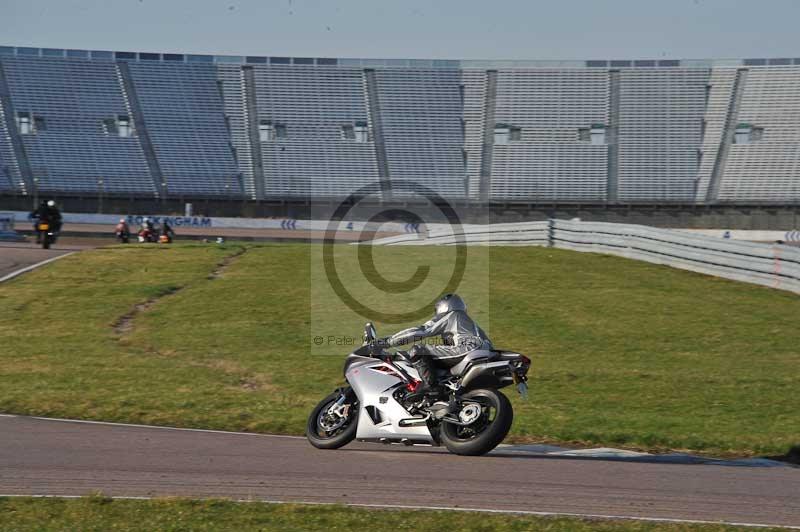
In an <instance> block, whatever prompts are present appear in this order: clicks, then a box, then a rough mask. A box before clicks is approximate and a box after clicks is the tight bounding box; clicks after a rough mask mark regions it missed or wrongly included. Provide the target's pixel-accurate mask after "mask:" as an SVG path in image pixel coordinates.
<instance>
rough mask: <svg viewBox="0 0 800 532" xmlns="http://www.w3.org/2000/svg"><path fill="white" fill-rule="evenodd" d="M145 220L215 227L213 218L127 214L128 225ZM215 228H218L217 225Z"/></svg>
mask: <svg viewBox="0 0 800 532" xmlns="http://www.w3.org/2000/svg"><path fill="white" fill-rule="evenodd" d="M145 218H149V219H150V221H151V222H153V223H154V224H163V223H164V222H167V223H168V224H169V225H171V226H172V227H215V226H214V222H213V218H207V217H200V216H158V215H152V216H144V215H137V214H129V215H128V216H127V220H128V225H142V222H143V221H144V219H145ZM115 220H116V218H115ZM73 223H80V222H73ZM216 227H220V226H219V225H217V226H216Z"/></svg>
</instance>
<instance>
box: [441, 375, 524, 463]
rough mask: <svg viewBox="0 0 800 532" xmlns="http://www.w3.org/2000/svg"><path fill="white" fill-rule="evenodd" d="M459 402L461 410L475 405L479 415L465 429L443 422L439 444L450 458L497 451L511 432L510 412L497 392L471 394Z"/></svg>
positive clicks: (507, 404)
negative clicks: (449, 453)
mask: <svg viewBox="0 0 800 532" xmlns="http://www.w3.org/2000/svg"><path fill="white" fill-rule="evenodd" d="M461 399H462V401H463V402H464V404H465V407H466V405H476V404H477V405H479V407H480V409H481V413H480V414H479V415H478V418H477V419H476V420H475V421H474V422H473V423H472V424H470V425H468V426H466V427H464V426H461V425H455V424H453V423H448V422H446V421H445V422H443V423H442V427H441V439H442V443H444V445H445V447H447V450H448V451H450V452H451V453H454V454H461V455H465V456H479V455H482V454H486V453H488V452H489V451H491V450H492V449H494V448H495V447H497V446H498V445H499V444H500V442H502V441H503V439H504V438H505V437H506V435H507V434H508V431H509V430H511V423H512V422H513V421H514V409H513V408H512V407H511V403H510V402H509V400H508V398H507V397H506V396H505V395H503V394H502V393H501V392H499V391H498V390H492V389H486V390H473V391H471V392H467V393H465V394H464V395H462V396H461ZM473 408H474V407H473ZM462 410H463V408H462ZM459 415H460V413H459V414H456V417H459Z"/></svg>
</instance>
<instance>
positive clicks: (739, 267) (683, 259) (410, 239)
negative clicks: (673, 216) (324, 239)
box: [372, 220, 800, 294]
mask: <svg viewBox="0 0 800 532" xmlns="http://www.w3.org/2000/svg"><path fill="white" fill-rule="evenodd" d="M458 243H465V244H469V245H498V246H509V245H517V246H520V245H523V246H531V245H533V246H549V247H555V248H561V249H570V250H573V251H588V252H595V253H605V254H610V255H618V256H621V257H626V258H629V259H636V260H642V261H645V262H651V263H654V264H663V265H666V266H672V267H674V268H680V269H684V270H691V271H694V272H699V273H704V274H708V275H714V276H717V277H724V278H726V279H734V280H737V281H743V282H747V283H755V284H760V285H764V286H769V287H771V288H777V289H781V290H788V291H791V292H794V293H798V294H800V248H798V247H793V246H786V245H780V244H759V243H754V242H743V241H738V240H728V239H724V238H716V237H710V236H704V235H698V234H692V233H686V232H682V231H675V230H670V229H658V228H654V227H647V226H643V225H628V224H615V223H606V222H583V221H567V220H548V221H543V222H523V223H505V224H489V225H464V226H461V227H460V228H454V227H453V226H448V225H432V226H430V227H429V229H428V232H427V234H419V235H400V236H395V237H389V238H383V239H379V240H375V241H373V242H372V244H373V245H437V244H438V245H455V244H458Z"/></svg>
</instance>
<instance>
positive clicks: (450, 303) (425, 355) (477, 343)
mask: <svg viewBox="0 0 800 532" xmlns="http://www.w3.org/2000/svg"><path fill="white" fill-rule="evenodd" d="M434 309H435V315H434V316H433V318H432V319H431V320H430V321H427V322H425V323H424V324H422V325H420V326H419V327H412V328H410V329H405V330H403V331H400V332H398V333H395V334H394V335H392V336H390V337H389V338H387V339H386V343H387V344H388V345H389V346H391V347H396V346H400V345H404V344H409V343H413V342H416V341H419V340H422V339H424V338H429V337H432V336H440V337H441V339H442V342H443V344H444V345H424V344H423V345H415V346H413V347H412V348H411V351H410V352H409V355H410V356H411V363H412V364H413V365H414V368H415V369H416V370H417V372H418V373H419V376H420V379H421V380H422V387H421V388H419V389H418V390H417V392H416V393H425V392H427V391H429V390H431V389H433V388H434V387H435V386H436V378H435V368H434V364H442V365H445V366H448V367H451V366H454V365H456V364H458V363H459V362H460V361H461V359H462V358H464V357H465V356H466V355H467V354H469V353H471V352H472V351H475V350H478V349H492V342H491V340H489V337H488V336H486V333H485V332H484V331H483V329H481V328H480V327H479V326H478V324H476V323H475V322H474V321H473V320H472V318H470V317H469V316H468V315H467V305H466V303H464V300H463V299H461V298H460V297H459V296H458V295H456V294H445V295H444V296H442V297H441V298H440V299H439V300H438V301H437V302H436V304H435V305H434Z"/></svg>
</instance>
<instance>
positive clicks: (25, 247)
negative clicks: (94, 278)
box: [0, 239, 98, 279]
mask: <svg viewBox="0 0 800 532" xmlns="http://www.w3.org/2000/svg"><path fill="white" fill-rule="evenodd" d="M92 240H94V242H93V241H92ZM97 245H98V243H97V241H96V240H95V239H91V240H90V239H70V240H59V242H58V243H57V244H56V245H55V246H53V247H51V248H50V249H42V247H41V246H39V245H37V244H35V243H33V242H0V279H2V278H3V277H5V276H6V275H8V274H10V273H13V272H16V271H18V270H21V269H23V268H26V267H28V266H32V265H34V264H38V263H40V262H42V261H45V260H48V259H52V258H55V257H59V256H61V255H66V254H67V253H72V252H74V251H80V250H82V249H88V248H91V247H97Z"/></svg>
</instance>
